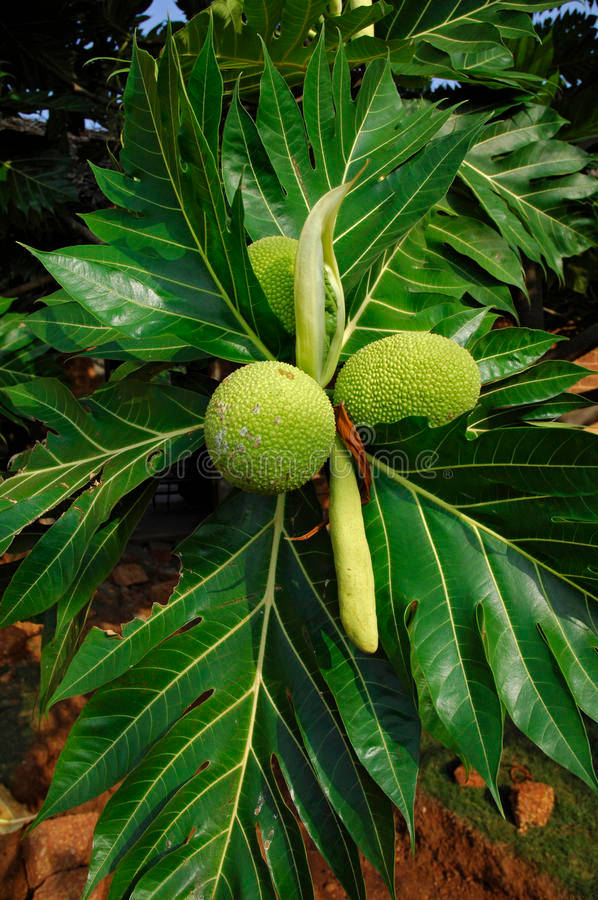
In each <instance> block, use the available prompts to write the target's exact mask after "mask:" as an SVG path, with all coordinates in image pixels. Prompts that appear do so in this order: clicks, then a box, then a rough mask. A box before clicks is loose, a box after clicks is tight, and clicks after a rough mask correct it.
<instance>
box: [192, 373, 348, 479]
mask: <svg viewBox="0 0 598 900" xmlns="http://www.w3.org/2000/svg"><path fill="white" fill-rule="evenodd" d="M335 431H336V426H335V421H334V410H333V409H332V405H331V403H330V400H329V399H328V396H327V395H326V392H325V391H324V390H323V388H321V387H320V385H319V384H318V383H317V382H316V381H314V379H313V378H311V377H310V376H309V375H307V374H306V373H305V372H302V371H301V369H297V368H296V367H295V366H291V365H290V364H289V363H284V362H276V361H267V362H255V363H250V364H249V365H247V366H243V367H242V368H241V369H237V370H236V371H235V372H233V373H232V374H231V375H229V376H228V378H225V379H224V381H223V382H222V383H221V384H219V385H218V387H217V388H216V390H215V391H214V393H213V395H212V398H211V400H210V402H209V404H208V408H207V411H206V419H205V437H206V446H207V448H208V452H209V454H210V458H211V460H212V462H213V463H214V465H215V467H216V468H217V469H218V471H219V472H220V473H221V474H222V475H223V476H224V477H225V478H226V479H227V481H230V482H231V483H232V484H234V485H236V486H237V487H240V488H242V490H244V491H249V492H250V493H254V494H282V493H284V492H285V491H291V490H294V489H295V488H298V487H301V485H303V484H305V483H306V481H309V479H310V478H312V477H313V476H314V475H315V474H316V472H318V471H319V469H320V468H321V467H322V465H323V464H324V463H325V462H326V460H327V459H328V457H329V455H330V450H331V448H332V444H333V442H334V435H335Z"/></svg>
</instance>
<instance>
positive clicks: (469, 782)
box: [453, 766, 486, 788]
mask: <svg viewBox="0 0 598 900" xmlns="http://www.w3.org/2000/svg"><path fill="white" fill-rule="evenodd" d="M453 778H454V779H455V781H456V782H457V784H458V785H459V786H460V787H472V788H485V787H486V782H485V781H484V779H483V778H482V776H481V775H480V774H479V772H476V770H475V769H470V770H469V778H468V777H467V772H466V770H465V766H457V768H456V769H455V771H454V772H453Z"/></svg>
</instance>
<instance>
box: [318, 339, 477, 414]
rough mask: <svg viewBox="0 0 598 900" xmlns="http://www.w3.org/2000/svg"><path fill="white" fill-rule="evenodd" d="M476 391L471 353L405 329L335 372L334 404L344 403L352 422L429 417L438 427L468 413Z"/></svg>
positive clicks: (452, 343) (360, 352) (359, 353)
mask: <svg viewBox="0 0 598 900" xmlns="http://www.w3.org/2000/svg"><path fill="white" fill-rule="evenodd" d="M480 387H481V382H480V373H479V371H478V367H477V365H476V362H475V360H474V358H473V356H472V355H471V353H469V352H468V351H467V350H465V349H464V348H463V347H461V346H460V345H459V344H457V343H456V342H455V341H451V340H450V339H449V338H445V337H442V335H440V334H430V333H429V332H423V331H411V332H409V331H407V332H400V333H398V334H393V335H391V337H387V338H382V339H381V340H379V341H373V342H372V343H371V344H367V345H366V346H365V347H362V348H361V349H360V350H358V351H357V352H356V353H354V354H353V356H351V357H350V359H348V360H347V362H346V363H345V365H344V366H343V368H342V369H341V371H340V373H339V376H338V378H337V381H336V387H335V391H334V402H335V404H338V403H344V404H345V408H346V410H347V413H348V414H349V417H350V418H351V419H352V421H353V422H355V423H356V424H362V425H371V426H373V425H376V424H379V423H392V422H398V421H399V419H403V418H405V417H406V416H427V417H428V419H429V421H430V425H433V426H436V425H445V424H446V423H447V422H449V421H450V420H451V419H454V418H455V417H456V416H459V415H461V413H464V412H466V411H467V410H468V409H472V407H474V406H475V404H476V402H477V399H478V397H479V395H480Z"/></svg>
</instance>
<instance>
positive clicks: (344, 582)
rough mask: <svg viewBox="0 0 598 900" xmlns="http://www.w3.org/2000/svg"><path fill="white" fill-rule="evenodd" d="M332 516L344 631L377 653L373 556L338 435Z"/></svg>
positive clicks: (332, 462)
mask: <svg viewBox="0 0 598 900" xmlns="http://www.w3.org/2000/svg"><path fill="white" fill-rule="evenodd" d="M329 517H330V539H331V541H332V549H333V552H334V567H335V569H336V580H337V585H338V602H339V607H340V616H341V622H342V623H343V628H344V629H345V632H346V634H347V636H348V637H349V638H350V639H351V640H352V641H353V643H354V644H355V646H356V647H357V648H358V649H359V650H362V651H363V652H364V653H375V652H376V650H377V649H378V622H377V618H376V592H375V584H374V570H373V567H372V557H371V555H370V548H369V546H368V542H367V538H366V535H365V527H364V524H363V514H362V511H361V497H360V495H359V487H358V485H357V478H356V476H355V470H354V468H353V462H352V459H351V454H350V453H349V451H348V450H347V448H346V447H345V445H344V443H343V441H342V439H341V438H340V436H339V435H338V434H337V435H336V437H335V441H334V445H333V448H332V453H331V455H330V510H329Z"/></svg>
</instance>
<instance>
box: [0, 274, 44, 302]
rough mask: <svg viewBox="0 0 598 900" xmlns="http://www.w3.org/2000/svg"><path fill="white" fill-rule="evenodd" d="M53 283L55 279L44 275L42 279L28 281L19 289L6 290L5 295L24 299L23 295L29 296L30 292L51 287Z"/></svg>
mask: <svg viewBox="0 0 598 900" xmlns="http://www.w3.org/2000/svg"><path fill="white" fill-rule="evenodd" d="M53 283H54V279H53V278H52V276H51V275H43V276H42V277H41V278H33V279H32V280H31V281H26V282H25V283H24V284H20V285H19V286H18V287H15V288H5V290H4V291H3V293H6V294H7V295H8V296H9V297H22V296H23V294H29V293H30V291H36V290H37V289H38V288H45V287H49V286H50V285H51V284H53Z"/></svg>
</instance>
